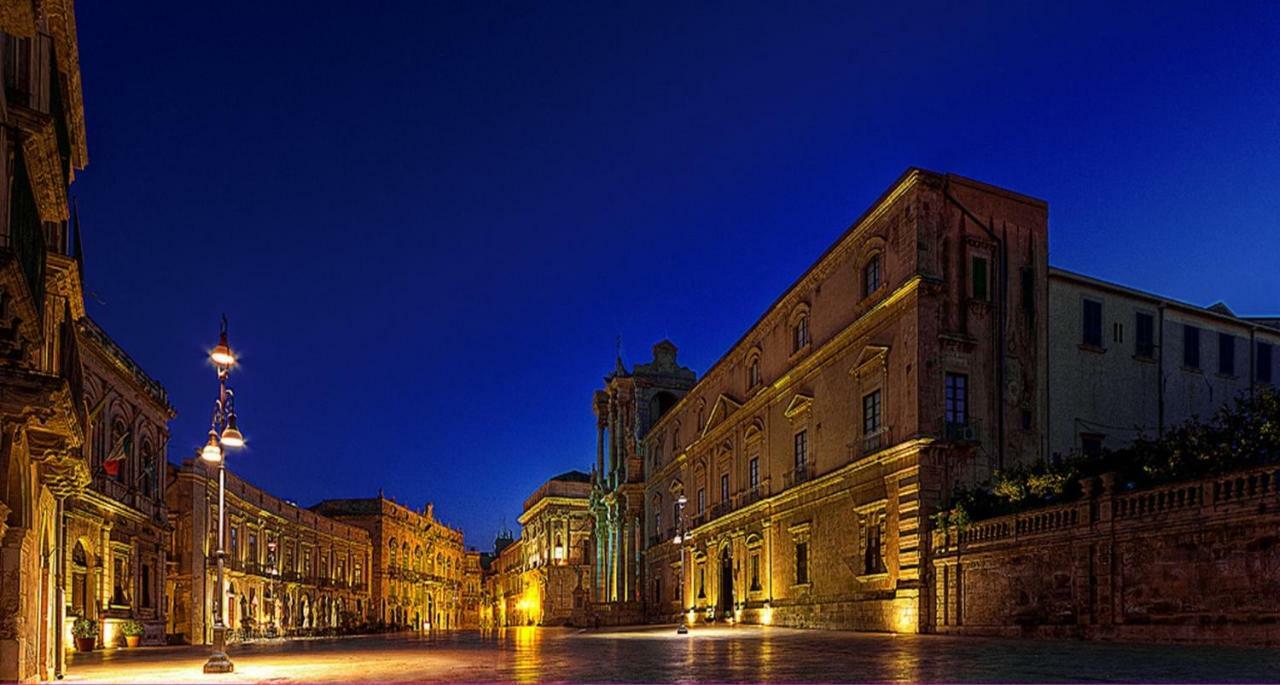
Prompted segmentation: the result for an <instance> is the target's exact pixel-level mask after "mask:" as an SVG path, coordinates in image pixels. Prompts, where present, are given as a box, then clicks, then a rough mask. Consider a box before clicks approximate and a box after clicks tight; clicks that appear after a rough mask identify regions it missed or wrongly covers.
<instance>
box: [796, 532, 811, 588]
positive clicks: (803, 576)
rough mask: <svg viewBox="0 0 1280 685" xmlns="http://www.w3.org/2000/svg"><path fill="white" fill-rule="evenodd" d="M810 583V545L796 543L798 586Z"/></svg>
mask: <svg viewBox="0 0 1280 685" xmlns="http://www.w3.org/2000/svg"><path fill="white" fill-rule="evenodd" d="M808 582H809V543H808V542H797V543H796V585H804V584H805V583H808Z"/></svg>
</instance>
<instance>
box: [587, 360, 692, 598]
mask: <svg viewBox="0 0 1280 685" xmlns="http://www.w3.org/2000/svg"><path fill="white" fill-rule="evenodd" d="M695 378H696V377H695V374H694V372H693V371H691V370H690V369H687V368H685V367H683V366H680V365H679V364H678V363H677V362H676V346H675V345H673V344H671V342H670V341H668V340H664V341H662V342H660V343H658V344H657V345H654V347H653V361H651V362H650V363H648V364H639V365H637V366H636V367H635V369H634V370H632V371H628V370H627V369H626V367H625V366H623V364H622V359H621V358H619V359H618V360H617V365H616V367H615V369H614V371H613V372H612V373H610V374H609V375H608V376H606V377H605V387H604V388H603V389H601V390H598V391H596V393H595V396H594V398H593V400H592V409H593V411H594V412H595V416H596V465H595V470H594V472H593V473H592V476H593V485H592V492H591V504H590V507H591V513H592V515H593V517H594V518H595V540H594V544H593V549H592V550H589V551H592V552H594V557H595V564H594V565H595V574H594V578H592V587H593V588H594V590H595V598H594V599H595V611H596V614H597V616H598V617H599V618H600V619H602V620H603V621H604V622H607V623H626V622H634V621H637V620H639V619H641V618H642V617H643V606H644V605H643V596H642V593H641V574H642V572H643V569H642V564H641V550H642V549H643V548H644V545H643V541H644V533H643V530H644V524H643V521H644V501H643V500H644V487H645V469H644V461H643V458H642V456H641V448H640V445H639V439H640V437H641V436H643V435H645V434H646V433H648V431H649V428H650V426H652V425H653V423H654V422H655V421H657V420H658V417H660V416H661V415H662V414H663V413H664V412H666V411H667V410H669V409H670V408H671V407H672V406H674V405H675V404H676V402H677V401H678V400H679V399H680V398H681V397H682V396H684V394H685V393H686V392H688V391H689V389H690V388H692V387H693V385H694V381H695Z"/></svg>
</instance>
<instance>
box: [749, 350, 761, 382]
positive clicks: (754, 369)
mask: <svg viewBox="0 0 1280 685" xmlns="http://www.w3.org/2000/svg"><path fill="white" fill-rule="evenodd" d="M757 385H760V358H759V357H752V358H751V366H750V367H749V370H748V371H747V387H748V388H754V387H756V386H757Z"/></svg>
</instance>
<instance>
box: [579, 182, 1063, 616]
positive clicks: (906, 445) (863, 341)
mask: <svg viewBox="0 0 1280 685" xmlns="http://www.w3.org/2000/svg"><path fill="white" fill-rule="evenodd" d="M1046 235H1047V206H1046V204H1045V203H1044V202H1041V201H1039V200H1035V199H1032V198H1028V197H1025V196H1021V195H1018V194H1016V193H1012V192H1008V191H1005V190H1002V189H999V188H994V187H992V186H988V185H985V184H982V183H978V182H975V181H971V180H968V179H964V178H960V177H957V176H953V175H941V174H934V173H930V172H926V171H922V170H916V169H912V170H909V171H908V172H907V173H906V174H904V175H903V176H902V177H901V178H900V179H899V180H898V181H897V182H896V183H894V184H893V186H891V187H890V188H889V189H888V190H887V191H886V192H885V194H884V195H883V196H882V197H881V198H880V199H879V200H878V201H877V202H876V203H875V204H874V205H873V206H872V207H871V208H870V209H869V210H867V212H866V213H865V214H864V215H863V216H862V217H860V218H859V219H858V220H857V221H856V222H854V224H853V225H852V226H851V227H850V228H849V229H848V230H847V231H846V232H845V234H844V235H843V236H841V237H840V238H839V239H838V240H837V242H836V243H835V244H834V245H833V246H832V247H831V248H830V249H828V250H827V252H826V253H825V254H823V255H822V256H821V257H820V258H819V259H818V261H817V263H815V264H814V265H813V266H812V267H811V268H810V269H809V270H808V271H806V272H805V273H804V274H803V275H802V276H801V277H800V279H799V280H798V281H796V282H795V283H794V284H793V285H792V286H791V287H790V288H788V289H787V290H786V291H785V292H784V293H782V295H781V296H780V297H779V298H778V299H777V300H776V301H775V302H774V303H773V304H772V305H771V306H770V307H769V309H768V310H767V311H766V312H765V313H764V314H763V315H762V316H761V318H760V319H759V320H758V321H757V322H756V323H755V324H753V325H752V326H751V327H750V328H749V329H748V330H747V331H746V333H745V334H744V335H743V336H742V337H741V338H740V339H739V341H738V342H737V343H736V344H735V345H734V346H733V347H732V348H731V349H730V350H729V351H728V352H727V353H726V354H725V355H724V356H723V357H722V358H721V359H720V360H719V361H717V362H716V363H715V364H714V365H713V366H712V368H711V369H710V370H709V371H708V372H707V373H706V374H705V375H704V376H703V377H702V378H701V379H699V380H698V382H697V383H696V384H693V385H692V386H691V387H688V388H687V390H684V391H681V392H680V393H679V399H678V401H675V402H671V403H668V405H667V406H663V405H662V404H661V403H658V402H652V401H651V402H649V403H648V404H644V403H639V404H640V406H644V407H647V408H648V411H647V412H641V411H638V410H637V405H636V403H631V404H630V405H627V404H624V403H619V402H616V401H615V400H614V398H615V397H617V396H619V395H622V396H623V397H626V393H619V392H618V391H617V390H616V389H615V388H616V386H617V379H618V378H622V377H625V376H624V374H622V373H621V372H619V373H618V374H615V376H612V377H610V379H609V381H608V385H607V387H606V390H605V391H602V392H601V393H597V403H596V404H597V415H603V416H607V417H609V422H608V423H606V424H604V425H608V426H610V427H612V426H613V425H614V422H615V421H616V420H617V419H616V417H618V416H619V415H621V416H625V417H627V418H626V419H622V420H621V422H620V423H619V424H618V429H617V430H611V431H609V433H611V434H614V435H625V436H630V435H632V434H633V432H634V434H635V435H636V436H638V440H637V441H636V443H635V448H634V453H631V452H628V453H626V456H627V457H628V458H627V459H626V460H622V462H621V463H623V464H625V466H626V471H625V473H626V477H625V478H622V479H618V481H619V482H623V483H627V484H628V487H627V489H626V490H625V491H623V492H619V493H618V494H619V495H623V494H625V497H626V499H627V502H628V504H630V503H632V502H634V501H635V499H636V498H637V497H639V498H640V502H636V504H638V505H642V509H641V511H642V514H641V515H642V517H643V518H642V519H641V520H640V521H638V522H633V523H634V524H635V525H636V528H635V532H636V539H637V540H643V541H644V554H643V556H640V555H638V554H637V555H636V556H635V557H634V558H635V559H637V560H640V561H641V562H642V564H643V571H642V573H641V574H637V576H638V577H636V578H634V579H632V578H631V577H630V576H627V580H626V582H625V583H624V584H623V585H622V586H621V587H623V588H625V589H628V590H634V592H635V593H636V594H635V595H630V597H635V598H637V599H640V598H643V600H644V602H645V608H646V611H647V613H648V616H649V618H651V619H666V620H671V619H676V618H685V619H688V620H708V619H710V620H743V621H751V622H761V623H778V624H786V625H794V626H815V627H846V628H855V629H868V630H884V631H907V632H914V631H916V630H918V629H919V627H920V626H922V625H926V623H927V620H928V617H927V615H926V612H927V607H928V606H929V604H928V602H927V599H928V598H927V597H924V596H922V594H925V593H927V592H928V587H927V583H928V579H927V578H926V577H925V574H924V566H923V563H922V562H923V560H924V559H925V558H926V556H927V553H928V550H927V539H926V537H925V536H924V535H923V533H924V532H925V531H926V528H927V523H928V516H929V515H930V514H931V513H932V512H933V511H934V508H935V507H936V506H938V505H939V504H940V503H941V499H942V497H943V496H944V493H947V492H949V491H950V489H951V487H952V486H953V485H954V484H955V483H958V482H975V481H981V480H984V479H985V478H986V477H988V476H989V475H990V473H991V472H992V470H993V469H996V468H999V467H1000V466H1001V465H1007V464H1012V463H1014V462H1015V461H1017V460H1023V459H1036V458H1043V456H1044V446H1043V441H1042V435H1043V431H1044V428H1045V425H1046V407H1045V402H1044V398H1045V397H1046V394H1045V386H1046V374H1047V369H1046V357H1047V355H1046V353H1045V326H1046V319H1047V316H1046V288H1045V287H1044V283H1045V278H1046V273H1047V243H1046ZM606 400H608V401H606ZM614 442H621V443H623V444H624V445H625V443H626V442H627V440H626V439H625V438H623V439H621V440H619V439H617V438H615V440H614V441H606V443H607V444H609V445H610V449H612V445H613V443H614ZM628 449H629V448H628ZM611 466H614V465H613V464H611ZM606 473H609V472H606ZM606 482H607V483H610V484H612V483H613V482H614V480H606ZM618 489H619V488H613V491H615V492H617V491H618ZM681 502H684V504H683V505H682V504H681ZM602 520H603V519H602V518H598V519H597V522H598V524H599V523H600V522H601V521H602ZM611 530H613V528H612V527H606V535H608V534H609V531H611ZM677 534H680V535H679V538H678V539H679V542H678V543H677V541H676V540H677ZM641 536H642V537H641ZM622 538H623V539H624V540H627V539H629V536H625V535H624V536H622ZM625 544H626V543H625V542H624V551H625V552H626V554H624V555H623V556H622V557H621V558H624V559H631V558H632V556H631V550H630V548H627V547H625ZM610 577H612V576H610ZM641 593H642V594H641ZM610 596H615V595H612V594H611V595H610Z"/></svg>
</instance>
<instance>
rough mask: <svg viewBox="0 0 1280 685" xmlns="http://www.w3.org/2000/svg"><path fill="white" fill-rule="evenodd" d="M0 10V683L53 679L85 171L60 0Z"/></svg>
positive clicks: (84, 471)
mask: <svg viewBox="0 0 1280 685" xmlns="http://www.w3.org/2000/svg"><path fill="white" fill-rule="evenodd" d="M2 9H3V11H0V61H2V62H3V79H4V94H5V97H4V99H3V101H2V102H0V113H2V114H3V121H4V125H3V126H0V146H2V147H3V149H4V152H5V159H6V160H8V163H7V164H5V165H3V166H0V175H2V176H3V182H2V183H0V189H3V192H0V418H2V419H3V421H2V422H0V423H3V425H4V431H3V432H4V435H3V440H0V680H3V681H9V680H34V679H47V678H52V677H60V676H61V675H62V673H63V666H64V660H63V655H64V653H65V650H66V649H67V647H68V645H67V640H66V635H67V631H68V620H67V618H68V615H67V603H68V601H69V600H70V598H69V597H67V596H66V588H67V584H68V583H69V580H68V567H69V566H70V563H71V562H70V560H69V559H68V558H67V555H66V553H65V547H66V544H65V543H66V537H67V519H68V513H67V511H68V508H69V506H71V504H72V503H73V502H74V501H75V499H76V498H78V497H80V496H81V495H83V494H84V493H85V490H86V488H87V487H88V486H89V483H90V480H91V472H90V468H89V463H88V460H87V459H86V457H85V455H84V452H83V446H84V444H85V420H86V417H85V408H84V407H85V396H84V383H83V372H84V370H83V368H82V367H81V363H80V359H79V357H80V351H79V349H78V348H79V341H78V335H77V331H76V322H77V321H79V320H80V319H82V318H83V317H84V298H83V290H82V284H81V270H80V262H79V257H80V253H79V249H78V244H79V235H78V234H77V233H76V232H75V231H74V226H73V223H72V222H71V221H70V218H71V217H70V215H71V212H70V206H69V203H68V199H67V197H68V189H69V188H70V185H71V183H72V180H73V179H74V177H75V172H76V171H77V170H80V169H83V168H84V167H85V165H86V164H87V162H88V152H87V147H86V145H85V128H84V105H83V101H82V97H83V96H82V92H81V87H80V66H79V54H78V46H77V42H76V25H75V10H74V5H73V3H72V2H71V0H46V1H44V2H33V1H31V0H9V1H6V2H5V3H3V7H2Z"/></svg>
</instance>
